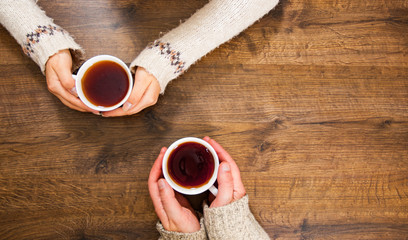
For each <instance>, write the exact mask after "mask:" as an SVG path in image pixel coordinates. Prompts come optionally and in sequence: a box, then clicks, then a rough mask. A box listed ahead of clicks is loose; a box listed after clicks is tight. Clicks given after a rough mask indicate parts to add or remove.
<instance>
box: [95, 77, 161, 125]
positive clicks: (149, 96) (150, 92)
mask: <svg viewBox="0 0 408 240" xmlns="http://www.w3.org/2000/svg"><path fill="white" fill-rule="evenodd" d="M159 94H160V85H159V83H158V82H157V81H156V80H155V82H151V84H150V85H149V86H148V88H147V89H146V91H145V92H144V95H143V97H142V99H141V100H140V101H139V102H138V103H137V104H136V105H135V106H131V107H130V109H129V110H127V111H125V110H126V108H125V105H126V104H127V103H125V105H124V107H121V108H118V109H115V110H113V111H109V112H105V113H103V116H104V117H118V116H124V115H132V114H136V113H138V112H140V111H142V110H143V109H145V108H147V107H150V106H152V105H154V104H156V102H157V99H158V98H159Z"/></svg>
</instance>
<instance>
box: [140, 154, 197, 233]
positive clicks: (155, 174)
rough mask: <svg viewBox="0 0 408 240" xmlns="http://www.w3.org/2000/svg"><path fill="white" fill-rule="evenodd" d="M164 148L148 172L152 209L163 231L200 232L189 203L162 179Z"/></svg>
mask: <svg viewBox="0 0 408 240" xmlns="http://www.w3.org/2000/svg"><path fill="white" fill-rule="evenodd" d="M166 150H167V149H166V148H165V147H164V148H162V149H161V151H160V154H159V156H158V157H157V159H156V161H155V162H154V164H153V167H152V169H151V171H150V175H149V180H148V186H149V193H150V197H151V199H152V201H153V205H154V209H155V211H156V214H157V216H158V217H159V219H160V221H161V223H162V224H163V227H164V229H166V230H167V231H173V232H182V233H192V232H197V231H198V230H200V223H199V221H198V218H197V216H196V214H195V213H194V210H193V208H192V207H191V205H190V203H189V202H188V201H187V199H185V198H184V197H183V196H182V195H181V194H179V193H177V192H174V190H173V189H172V188H171V187H170V185H169V184H168V183H167V182H166V180H165V179H164V178H163V177H162V162H163V156H164V153H165V152H166Z"/></svg>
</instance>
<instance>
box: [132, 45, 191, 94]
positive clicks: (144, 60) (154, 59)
mask: <svg viewBox="0 0 408 240" xmlns="http://www.w3.org/2000/svg"><path fill="white" fill-rule="evenodd" d="M137 66H140V67H143V68H145V69H146V70H147V71H148V72H149V73H150V74H153V76H155V77H156V79H157V80H158V81H159V84H160V88H161V92H160V93H162V94H163V93H164V90H165V88H166V86H167V84H168V83H169V82H170V81H171V80H173V79H175V78H177V77H178V76H179V75H181V74H183V73H184V71H185V70H186V68H187V64H186V62H185V61H184V60H183V56H182V53H180V52H179V51H177V50H176V49H173V48H172V45H171V43H168V42H162V41H161V40H156V41H154V42H153V43H151V44H150V45H149V46H147V47H146V48H145V49H144V50H143V51H142V52H141V53H140V54H139V56H137V57H136V59H135V60H133V62H132V63H131V64H130V67H131V69H132V71H133V72H135V71H136V67H137Z"/></svg>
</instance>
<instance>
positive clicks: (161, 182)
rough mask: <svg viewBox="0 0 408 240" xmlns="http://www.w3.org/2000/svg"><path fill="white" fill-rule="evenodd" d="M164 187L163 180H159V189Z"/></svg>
mask: <svg viewBox="0 0 408 240" xmlns="http://www.w3.org/2000/svg"><path fill="white" fill-rule="evenodd" d="M163 188H164V180H163V179H161V180H159V189H160V190H162V189H163Z"/></svg>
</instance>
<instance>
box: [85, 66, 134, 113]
mask: <svg viewBox="0 0 408 240" xmlns="http://www.w3.org/2000/svg"><path fill="white" fill-rule="evenodd" d="M128 89H129V80H128V75H127V73H126V70H125V69H123V68H122V67H121V66H120V65H119V64H117V63H115V62H112V61H100V62H97V63H95V64H94V65H92V66H91V67H90V68H88V70H86V72H85V74H84V77H83V78H82V90H83V92H84V94H85V97H86V98H87V99H88V101H90V102H91V103H92V104H94V105H96V106H104V107H110V106H113V105H115V104H118V103H119V102H120V101H121V100H122V99H123V98H124V97H125V96H126V93H127V91H128Z"/></svg>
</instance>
